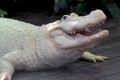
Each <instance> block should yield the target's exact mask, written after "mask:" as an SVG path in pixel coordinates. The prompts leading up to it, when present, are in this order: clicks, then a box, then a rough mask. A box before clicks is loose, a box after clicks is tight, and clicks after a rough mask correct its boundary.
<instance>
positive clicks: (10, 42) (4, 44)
mask: <svg viewBox="0 0 120 80" xmlns="http://www.w3.org/2000/svg"><path fill="white" fill-rule="evenodd" d="M105 19H106V16H105V14H104V13H103V12H102V11H101V10H95V11H92V12H91V13H90V14H88V15H86V16H78V15H77V14H75V13H71V14H70V15H64V16H63V17H62V18H61V20H57V21H55V22H53V23H49V24H46V25H43V26H41V27H39V26H35V25H32V24H30V23H26V22H22V21H18V20H14V19H8V18H0V80H11V79H12V75H13V73H14V72H15V70H27V71H34V70H38V69H48V68H56V67H60V66H63V65H66V64H69V63H72V62H74V61H76V60H77V59H78V58H80V57H83V58H84V59H87V60H91V61H94V62H96V60H100V61H104V60H105V59H107V57H105V56H97V55H94V54H91V53H89V52H84V51H85V50H87V48H88V47H89V46H90V45H92V44H95V43H96V42H97V41H99V40H101V39H104V38H105V37H106V36H108V34H109V33H108V31H107V30H101V29H99V28H97V25H99V24H101V23H103V21H105Z"/></svg>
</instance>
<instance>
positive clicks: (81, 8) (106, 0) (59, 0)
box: [54, 0, 120, 18]
mask: <svg viewBox="0 0 120 80" xmlns="http://www.w3.org/2000/svg"><path fill="white" fill-rule="evenodd" d="M93 1H94V0H93ZM93 1H92V0H91V2H90V3H89V4H92V3H94V2H93ZM99 1H100V0H99ZM73 2H76V4H74V3H73ZM101 3H102V5H104V6H105V7H104V8H106V9H104V10H109V11H110V14H111V15H112V17H113V18H120V8H119V7H120V4H118V2H117V0H101ZM87 4H88V2H87V0H55V6H54V10H55V9H56V10H55V12H60V9H69V10H70V11H71V12H75V13H77V14H80V13H85V11H86V7H88V5H87ZM116 4H117V5H116ZM102 5H101V7H102ZM118 5H119V7H118ZM99 6H100V5H98V8H99ZM89 7H90V6H89ZM102 9H103V8H102Z"/></svg>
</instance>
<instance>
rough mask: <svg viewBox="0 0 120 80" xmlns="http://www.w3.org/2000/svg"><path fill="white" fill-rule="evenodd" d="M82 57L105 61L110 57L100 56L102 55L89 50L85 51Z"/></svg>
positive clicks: (94, 60)
mask: <svg viewBox="0 0 120 80" xmlns="http://www.w3.org/2000/svg"><path fill="white" fill-rule="evenodd" d="M81 57H82V58H84V59H86V60H89V61H93V62H96V61H105V60H106V59H109V58H108V57H105V56H100V55H94V54H92V53H90V52H87V51H86V52H84V53H83V54H82V56H81Z"/></svg>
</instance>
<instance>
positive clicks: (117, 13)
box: [107, 3, 120, 18]
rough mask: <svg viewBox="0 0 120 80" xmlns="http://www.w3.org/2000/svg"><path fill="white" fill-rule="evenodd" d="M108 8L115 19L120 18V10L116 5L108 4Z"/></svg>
mask: <svg viewBox="0 0 120 80" xmlns="http://www.w3.org/2000/svg"><path fill="white" fill-rule="evenodd" d="M107 8H108V9H109V11H110V12H111V15H112V16H113V18H120V9H119V8H118V7H117V5H116V4H115V3H110V4H107Z"/></svg>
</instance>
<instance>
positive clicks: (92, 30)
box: [66, 22, 103, 38]
mask: <svg viewBox="0 0 120 80" xmlns="http://www.w3.org/2000/svg"><path fill="white" fill-rule="evenodd" d="M102 23H103V22H102ZM102 23H99V24H97V25H96V24H89V25H87V26H86V27H81V28H80V29H74V30H72V31H69V32H66V33H67V35H68V36H70V37H72V38H78V37H83V38H84V37H85V38H86V37H89V36H92V35H94V34H97V33H99V32H100V31H102V30H101V28H100V25H101V24H102Z"/></svg>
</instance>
